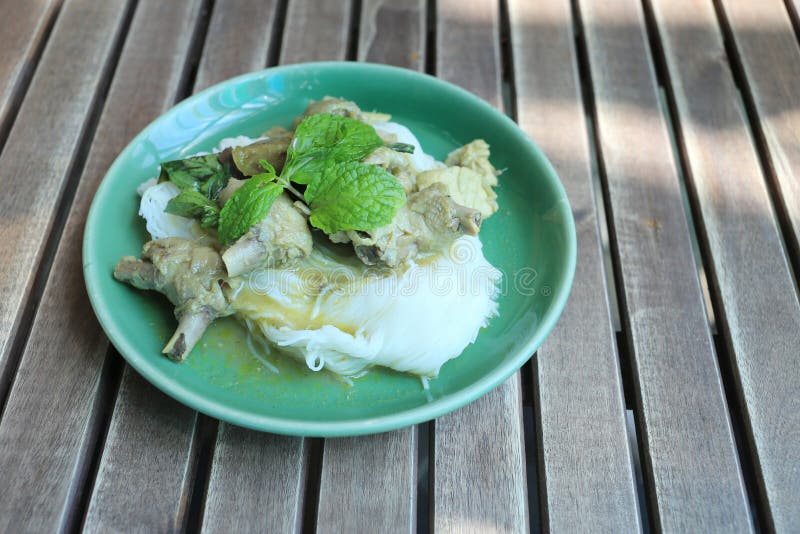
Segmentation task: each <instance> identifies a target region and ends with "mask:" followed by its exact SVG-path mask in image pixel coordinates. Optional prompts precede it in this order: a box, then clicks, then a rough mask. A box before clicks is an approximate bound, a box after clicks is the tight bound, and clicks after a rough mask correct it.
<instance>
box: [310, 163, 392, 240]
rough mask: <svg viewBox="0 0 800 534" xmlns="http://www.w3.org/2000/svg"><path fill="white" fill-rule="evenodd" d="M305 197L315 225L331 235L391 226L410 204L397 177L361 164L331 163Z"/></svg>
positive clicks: (312, 184) (311, 219)
mask: <svg viewBox="0 0 800 534" xmlns="http://www.w3.org/2000/svg"><path fill="white" fill-rule="evenodd" d="M304 196H305V199H306V202H307V203H308V206H309V207H310V208H311V218H310V221H311V224H312V226H315V227H317V228H319V229H320V230H322V231H324V232H326V233H329V234H330V233H334V232H338V231H340V230H373V229H375V228H378V227H380V226H384V225H386V224H389V223H390V222H391V221H392V219H393V218H394V216H395V213H397V210H398V209H399V208H400V206H402V205H403V204H405V201H406V193H405V191H404V190H403V186H402V184H401V183H400V182H399V181H398V180H397V178H395V177H394V176H392V174H390V173H388V172H386V171H385V170H384V169H381V168H380V167H376V166H374V165H365V164H364V163H360V162H358V161H348V162H341V163H331V164H329V165H328V166H326V167H325V169H324V171H323V173H322V175H321V176H320V177H319V178H318V179H316V180H314V181H313V182H311V184H309V186H308V187H307V188H306V191H305V194H304Z"/></svg>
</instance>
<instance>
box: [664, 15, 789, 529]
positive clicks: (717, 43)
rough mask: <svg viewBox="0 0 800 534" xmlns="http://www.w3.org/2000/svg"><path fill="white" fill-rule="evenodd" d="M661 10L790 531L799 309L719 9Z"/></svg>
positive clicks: (737, 350) (708, 226) (675, 85)
mask: <svg viewBox="0 0 800 534" xmlns="http://www.w3.org/2000/svg"><path fill="white" fill-rule="evenodd" d="M653 11H654V15H655V20H656V22H657V24H658V27H659V31H660V33H661V37H662V39H661V40H662V43H663V49H664V53H665V56H666V63H667V68H668V71H669V74H670V79H671V82H672V83H671V87H672V95H673V97H674V101H675V104H676V108H677V111H678V118H679V122H680V129H681V133H682V134H683V135H682V140H683V150H684V153H685V154H686V157H687V161H688V163H689V168H690V174H691V180H690V182H691V185H692V186H693V187H694V191H695V194H696V198H697V201H698V203H699V206H700V210H701V212H702V220H701V226H702V228H703V230H704V233H705V241H706V243H707V246H708V249H709V251H710V258H711V264H712V267H713V269H712V273H711V274H712V276H713V281H714V285H715V286H716V287H717V291H718V292H719V297H720V301H721V305H722V310H723V313H722V317H719V318H718V319H721V322H722V325H723V332H724V334H725V336H726V338H727V341H728V344H729V347H730V349H731V351H732V353H733V364H734V366H735V368H736V370H737V373H736V374H737V375H738V377H739V380H740V383H739V390H740V394H741V395H743V398H744V401H745V406H744V409H745V413H746V417H745V419H746V420H747V421H748V422H749V427H750V428H749V432H750V437H751V439H752V440H753V442H754V444H755V449H756V452H757V458H756V459H755V460H756V465H758V466H759V473H758V476H759V482H760V484H761V486H762V490H763V491H764V494H765V497H766V500H767V501H768V503H769V508H770V510H769V512H768V515H769V520H770V521H771V522H772V523H773V524H772V525H771V527H772V528H774V529H775V530H778V531H786V530H790V528H791V527H792V526H796V525H800V506H798V498H799V497H800V396H798V394H797V392H798V391H800V359H798V358H797V354H798V351H800V303H798V300H797V294H796V293H795V291H794V283H793V281H792V275H791V273H790V271H789V266H788V263H787V258H786V256H785V253H784V250H783V245H782V243H781V238H780V230H779V229H778V226H777V223H776V221H775V214H774V212H773V209H772V205H771V202H770V198H769V193H768V191H767V188H766V184H765V182H764V180H763V179H762V178H761V169H760V166H759V161H758V154H757V152H756V150H755V147H754V146H753V144H752V142H751V138H750V132H749V131H748V126H747V118H746V117H745V114H744V111H743V109H742V108H741V105H740V104H739V95H738V91H737V89H736V85H735V84H734V80H733V76H732V75H731V72H730V69H729V67H728V64H727V62H726V60H725V59H724V58H725V47H724V44H723V41H722V35H721V34H720V30H719V26H718V24H717V18H716V14H715V12H714V7H713V5H712V4H711V3H710V2H707V1H705V0H668V1H666V0H654V1H653ZM686 13H691V14H692V15H691V22H692V27H693V28H694V31H693V32H691V33H689V34H687V33H686V31H685V23H686ZM767 30H768V28H766V27H765V28H764V31H767ZM796 90H797V88H795V91H796ZM798 125H800V123H798ZM791 436H794V438H792V437H791Z"/></svg>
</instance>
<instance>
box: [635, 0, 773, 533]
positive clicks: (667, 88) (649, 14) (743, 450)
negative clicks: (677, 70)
mask: <svg viewBox="0 0 800 534" xmlns="http://www.w3.org/2000/svg"><path fill="white" fill-rule="evenodd" d="M642 5H643V9H644V15H645V24H646V27H647V32H648V35H649V37H650V45H651V46H650V51H651V55H652V60H653V64H654V65H655V67H656V72H661V73H662V76H663V80H664V84H663V88H662V91H663V98H664V100H665V105H666V109H665V117H666V120H667V124H668V125H669V131H670V134H671V138H670V141H671V142H672V144H673V151H674V153H675V155H676V167H677V169H678V174H679V178H680V184H681V190H682V194H684V195H685V196H686V202H687V209H688V210H689V211H688V212H687V218H688V219H689V221H690V230H691V231H692V232H693V233H694V234H695V236H694V239H693V245H694V246H695V247H696V248H697V251H696V254H697V255H698V259H697V261H698V264H699V265H702V268H701V274H702V277H701V279H700V280H701V284H702V285H703V292H704V296H705V297H706V300H707V302H706V306H707V310H708V313H709V318H711V317H718V316H719V317H721V313H722V312H721V311H720V310H722V305H721V294H720V289H719V288H718V287H717V286H716V284H715V282H714V277H713V276H706V275H705V273H706V272H707V271H708V269H709V267H707V266H710V265H711V264H712V263H711V256H710V255H711V252H710V246H709V243H708V238H707V236H706V235H705V233H704V231H703V227H702V225H698V226H696V225H695V224H694V221H695V220H698V221H701V220H702V210H701V208H700V201H699V199H698V198H697V195H696V193H695V191H694V188H692V187H687V183H686V180H687V177H688V176H689V175H690V174H689V173H690V171H689V168H690V166H689V162H688V160H687V155H686V153H685V151H684V150H681V149H680V148H679V147H682V146H684V140H683V134H682V131H681V128H680V125H679V124H678V122H677V117H678V111H677V103H676V102H675V95H674V89H673V87H672V83H671V80H670V78H669V75H668V74H667V73H668V70H667V65H666V56H665V51H664V49H663V45H662V44H661V37H660V35H659V30H658V27H657V24H656V20H655V14H654V13H653V7H652V4H651V2H650V0H642ZM751 133H752V132H751ZM751 139H753V137H752V135H751ZM762 171H763V168H762ZM701 262H702V263H701ZM712 326H713V327H714V328H713V329H712V332H713V336H712V338H713V341H714V348H715V353H716V357H717V365H718V367H719V370H720V375H721V378H722V384H723V387H724V390H725V401H726V405H727V408H728V414H729V417H730V420H731V427H732V429H733V435H734V442H735V445H736V452H737V455H738V457H739V466H740V468H741V470H742V476H743V478H744V485H745V489H746V490H747V497H748V500H749V502H750V506H751V509H753V510H755V514H753V522H754V526H755V529H756V531H757V532H759V531H763V527H764V525H767V524H768V523H767V522H765V519H766V518H767V517H768V514H767V513H766V506H767V505H766V503H765V502H764V500H763V499H762V498H761V495H759V490H758V486H757V482H756V477H755V468H754V466H753V462H752V461H751V458H755V447H754V445H753V444H752V443H750V442H749V440H747V441H746V440H745V439H744V436H745V435H746V434H747V432H746V430H745V429H746V428H747V425H746V423H745V421H744V415H743V411H742V409H741V406H743V405H744V402H743V400H742V399H740V398H739V396H738V395H737V394H736V390H737V388H736V387H735V386H734V384H735V378H734V376H735V371H734V369H733V366H735V361H736V359H735V358H734V357H733V355H732V351H731V347H729V346H728V345H727V344H726V343H725V342H724V341H722V336H721V334H719V333H718V332H717V323H716V320H714V322H713V323H712Z"/></svg>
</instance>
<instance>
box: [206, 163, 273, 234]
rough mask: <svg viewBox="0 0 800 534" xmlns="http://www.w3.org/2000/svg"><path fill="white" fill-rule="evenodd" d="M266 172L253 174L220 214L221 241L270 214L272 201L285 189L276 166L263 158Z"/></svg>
mask: <svg viewBox="0 0 800 534" xmlns="http://www.w3.org/2000/svg"><path fill="white" fill-rule="evenodd" d="M261 165H263V166H264V168H265V169H266V172H264V173H262V174H256V175H255V176H253V177H251V178H249V179H248V180H247V181H246V182H245V183H244V185H243V186H242V187H240V188H239V189H237V190H236V192H235V193H234V194H233V195H232V196H231V198H230V199H229V200H228V201H227V202H226V203H225V205H224V206H223V207H222V211H221V212H220V214H219V228H218V235H219V240H220V243H222V244H223V245H228V244H230V243H233V242H234V241H236V240H237V239H239V238H240V237H241V236H243V235H244V234H245V233H247V231H248V230H249V229H250V227H251V226H253V225H254V224H256V223H257V222H258V221H260V220H261V219H263V218H264V216H266V214H267V212H269V209H270V208H271V207H272V203H273V202H275V199H276V198H278V197H279V196H281V193H283V189H284V184H282V183H278V182H277V180H278V177H277V176H276V175H275V169H274V168H272V166H271V165H269V163H267V162H266V161H264V160H262V161H261Z"/></svg>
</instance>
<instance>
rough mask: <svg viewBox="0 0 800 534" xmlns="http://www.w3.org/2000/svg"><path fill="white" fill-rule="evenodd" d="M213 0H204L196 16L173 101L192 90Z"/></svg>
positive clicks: (180, 98)
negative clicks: (187, 52)
mask: <svg viewBox="0 0 800 534" xmlns="http://www.w3.org/2000/svg"><path fill="white" fill-rule="evenodd" d="M214 2H215V0H204V1H203V4H202V5H201V6H200V15H199V16H198V17H197V24H196V26H195V28H194V31H193V34H192V42H191V43H190V44H189V54H188V55H187V57H186V63H184V65H183V74H182V78H181V82H180V83H179V84H178V90H177V92H176V93H175V103H176V104H177V103H178V102H180V101H181V100H183V99H185V98H188V97H190V96H191V95H192V93H193V92H194V84H195V80H196V79H197V67H198V66H199V65H200V57H201V56H202V55H203V47H204V46H205V42H206V35H207V34H208V26H209V25H210V24H211V12H212V11H213V10H214Z"/></svg>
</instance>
